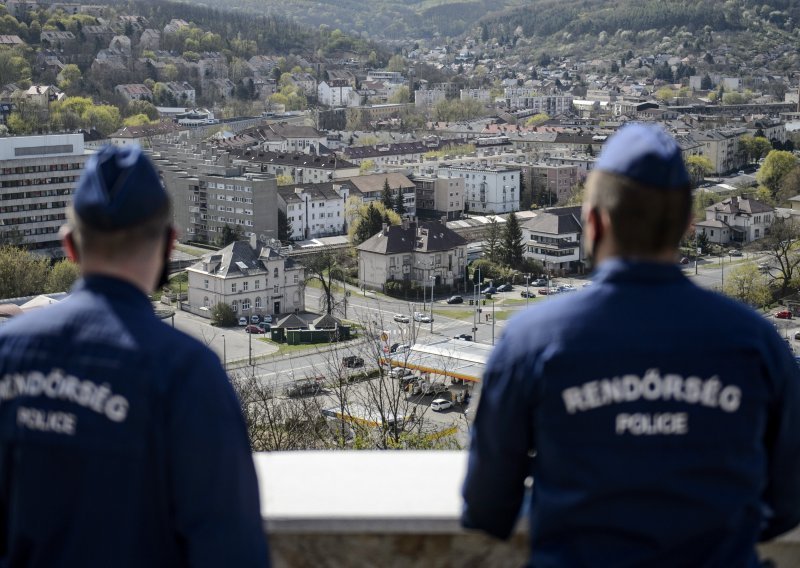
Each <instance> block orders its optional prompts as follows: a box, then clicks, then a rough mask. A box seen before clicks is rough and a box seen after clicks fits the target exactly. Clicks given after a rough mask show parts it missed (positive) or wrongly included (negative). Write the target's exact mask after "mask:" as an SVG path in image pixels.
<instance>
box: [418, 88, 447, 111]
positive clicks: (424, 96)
mask: <svg viewBox="0 0 800 568" xmlns="http://www.w3.org/2000/svg"><path fill="white" fill-rule="evenodd" d="M446 98H447V93H445V91H444V89H417V90H416V91H414V105H415V106H416V107H417V108H420V107H427V108H430V107H433V106H436V104H437V103H439V102H441V101H443V100H445V99H446Z"/></svg>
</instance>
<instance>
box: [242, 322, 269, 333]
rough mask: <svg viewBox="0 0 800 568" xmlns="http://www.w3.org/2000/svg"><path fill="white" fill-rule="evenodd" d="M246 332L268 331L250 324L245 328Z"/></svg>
mask: <svg viewBox="0 0 800 568" xmlns="http://www.w3.org/2000/svg"><path fill="white" fill-rule="evenodd" d="M244 332H245V333H266V332H265V330H263V329H262V328H261V327H259V326H257V325H253V324H250V325H248V326H247V327H245V328H244Z"/></svg>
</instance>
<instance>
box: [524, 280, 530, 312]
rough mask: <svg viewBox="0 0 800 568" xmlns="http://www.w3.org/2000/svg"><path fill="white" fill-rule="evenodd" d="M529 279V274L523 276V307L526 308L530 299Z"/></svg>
mask: <svg viewBox="0 0 800 568" xmlns="http://www.w3.org/2000/svg"><path fill="white" fill-rule="evenodd" d="M530 279H531V275H530V274H526V275H525V307H526V308H527V307H528V301H529V300H530V299H531V291H530V289H529V286H530V284H529V282H530Z"/></svg>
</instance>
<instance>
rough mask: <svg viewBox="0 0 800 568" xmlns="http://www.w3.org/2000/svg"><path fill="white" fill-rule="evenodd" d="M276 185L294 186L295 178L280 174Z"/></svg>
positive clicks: (276, 179)
mask: <svg viewBox="0 0 800 568" xmlns="http://www.w3.org/2000/svg"><path fill="white" fill-rule="evenodd" d="M275 183H276V184H278V185H292V184H293V183H294V178H292V176H291V175H289V174H280V175H278V176H276V178H275Z"/></svg>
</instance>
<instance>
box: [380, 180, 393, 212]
mask: <svg viewBox="0 0 800 568" xmlns="http://www.w3.org/2000/svg"><path fill="white" fill-rule="evenodd" d="M381 203H383V206H384V207H385V208H386V209H392V208H393V207H394V199H392V190H391V188H390V187H389V178H388V177H387V178H385V179H384V180H383V190H382V191H381Z"/></svg>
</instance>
